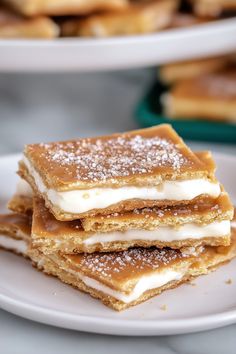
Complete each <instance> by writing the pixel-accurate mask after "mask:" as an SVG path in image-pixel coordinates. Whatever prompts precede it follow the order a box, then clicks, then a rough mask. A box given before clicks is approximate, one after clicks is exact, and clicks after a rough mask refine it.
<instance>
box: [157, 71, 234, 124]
mask: <svg viewBox="0 0 236 354" xmlns="http://www.w3.org/2000/svg"><path fill="white" fill-rule="evenodd" d="M162 102H163V107H164V111H165V114H166V115H167V116H168V117H171V118H181V119H185V118H186V119H189V118H196V119H207V120H216V121H231V122H235V121H236V113H235V112H236V69H235V68H231V69H227V70H223V71H219V72H216V73H211V74H205V75H201V76H199V77H196V78H193V79H189V80H183V81H179V82H177V83H176V84H175V85H174V86H173V87H172V88H171V89H170V91H169V93H167V94H165V95H164V96H163V100H162Z"/></svg>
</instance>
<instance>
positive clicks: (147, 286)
mask: <svg viewBox="0 0 236 354" xmlns="http://www.w3.org/2000/svg"><path fill="white" fill-rule="evenodd" d="M69 272H70V273H72V274H74V275H76V276H77V277H78V278H79V279H80V280H82V281H83V282H84V283H85V284H86V285H87V286H89V287H91V288H93V289H96V290H98V291H101V292H103V293H104V294H106V295H110V296H112V297H114V298H115V299H117V300H120V301H123V302H125V303H130V302H132V301H134V300H137V299H138V298H139V297H140V296H141V295H142V294H143V293H145V291H147V290H151V289H155V288H160V287H161V286H163V285H166V284H167V283H169V282H171V281H173V280H180V279H181V278H182V277H183V276H184V275H185V272H186V271H185V270H184V271H183V270H182V271H178V272H177V271H174V270H171V269H168V270H165V271H162V272H160V273H157V274H152V275H146V276H143V277H142V278H140V279H139V281H138V282H137V284H136V285H135V287H134V289H133V290H132V291H131V293H130V294H128V295H127V294H124V293H122V292H120V291H117V290H113V289H111V288H109V287H108V286H106V285H104V284H102V283H100V282H99V281H97V280H95V279H92V278H90V277H87V276H85V275H82V274H80V273H78V272H75V271H72V270H70V271H69Z"/></svg>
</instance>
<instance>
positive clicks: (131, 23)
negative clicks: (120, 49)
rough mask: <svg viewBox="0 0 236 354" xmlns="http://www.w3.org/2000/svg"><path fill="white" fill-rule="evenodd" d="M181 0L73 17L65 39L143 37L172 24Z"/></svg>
mask: <svg viewBox="0 0 236 354" xmlns="http://www.w3.org/2000/svg"><path fill="white" fill-rule="evenodd" d="M178 6H179V0H149V1H136V2H133V3H132V4H130V6H128V7H127V8H126V9H125V10H124V11H120V12H114V11H112V12H107V13H100V14H94V15H91V16H88V17H87V18H85V19H81V18H80V17H78V18H72V19H68V20H67V21H65V23H64V24H63V25H62V35H63V36H70V37H71V36H72V37H73V36H82V37H109V36H118V35H132V34H144V33H151V32H156V31H159V30H162V29H164V28H166V27H167V26H169V25H170V23H171V20H172V16H173V14H174V12H175V11H176V10H177V9H178Z"/></svg>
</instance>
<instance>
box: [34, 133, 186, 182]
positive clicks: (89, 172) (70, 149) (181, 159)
mask: <svg viewBox="0 0 236 354" xmlns="http://www.w3.org/2000/svg"><path fill="white" fill-rule="evenodd" d="M40 151H41V152H40V155H41V156H40V157H41V158H43V159H44V158H45V159H46V160H47V161H48V162H49V170H51V171H55V169H56V168H58V167H59V168H60V169H62V170H63V172H64V174H68V175H70V174H71V175H73V176H76V178H77V179H78V180H81V181H87V180H92V181H103V180H108V179H109V180H110V181H111V182H114V181H112V179H115V178H117V177H125V176H130V175H137V174H139V175H142V174H148V173H152V172H153V170H154V169H155V168H158V167H159V168H161V167H171V168H173V169H175V170H179V169H180V168H181V167H182V166H183V165H191V164H192V161H191V159H187V158H186V157H185V156H183V154H182V153H181V152H180V150H179V148H178V146H177V145H175V144H174V143H173V142H171V141H168V140H167V139H164V138H159V137H151V138H145V137H142V136H141V135H136V136H131V135H130V136H128V135H120V136H117V137H113V138H110V139H105V140H103V139H99V138H98V139H92V140H91V139H80V140H77V141H73V142H63V143H53V144H40Z"/></svg>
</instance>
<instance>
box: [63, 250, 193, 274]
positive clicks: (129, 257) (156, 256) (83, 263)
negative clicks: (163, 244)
mask: <svg viewBox="0 0 236 354" xmlns="http://www.w3.org/2000/svg"><path fill="white" fill-rule="evenodd" d="M189 257H192V255H187V254H183V253H181V252H180V251H179V250H173V249H169V248H163V249H158V248H149V249H145V248H133V249H129V250H126V251H123V252H109V253H92V254H84V255H83V254H81V255H75V256H74V255H73V256H69V257H68V258H69V259H70V260H71V261H72V262H73V263H75V264H78V266H79V268H80V269H81V270H82V271H86V272H89V273H90V274H93V276H95V277H100V276H102V277H105V278H106V277H108V278H113V279H114V278H115V279H116V280H119V279H121V280H124V279H125V278H133V277H138V276H140V275H142V274H145V273H150V272H153V271H154V270H157V269H159V268H162V267H165V266H169V265H171V264H172V263H174V262H177V261H180V260H182V259H186V258H189Z"/></svg>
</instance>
